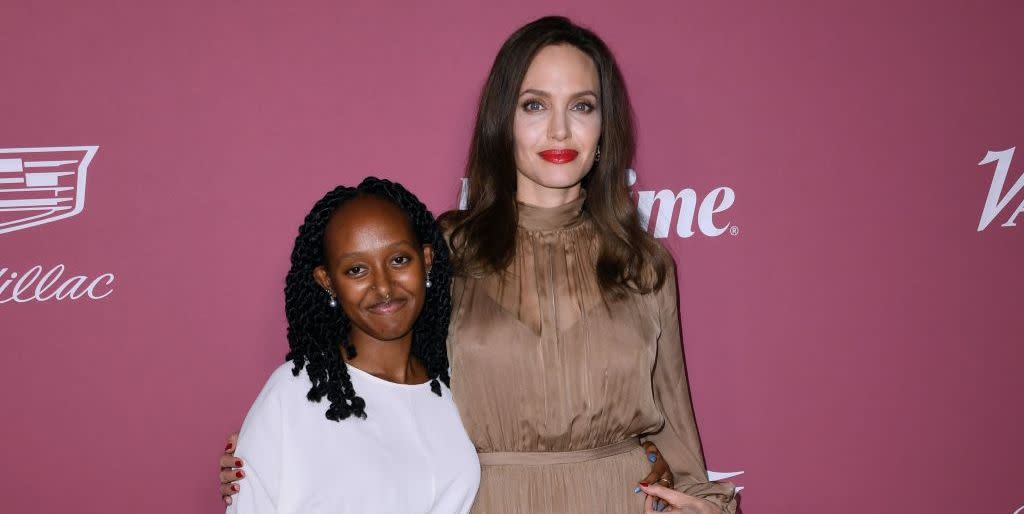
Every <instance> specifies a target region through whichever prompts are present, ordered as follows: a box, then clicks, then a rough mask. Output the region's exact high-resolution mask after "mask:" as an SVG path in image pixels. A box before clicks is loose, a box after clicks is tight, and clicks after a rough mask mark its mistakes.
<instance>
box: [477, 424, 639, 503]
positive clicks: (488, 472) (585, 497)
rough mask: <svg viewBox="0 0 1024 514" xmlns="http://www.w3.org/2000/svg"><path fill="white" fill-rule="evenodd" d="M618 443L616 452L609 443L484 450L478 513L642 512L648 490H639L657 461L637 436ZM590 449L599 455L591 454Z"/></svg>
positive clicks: (481, 455)
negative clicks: (530, 450)
mask: <svg viewBox="0 0 1024 514" xmlns="http://www.w3.org/2000/svg"><path fill="white" fill-rule="evenodd" d="M613 446H616V445H613ZM618 446H619V448H618V449H615V450H612V451H609V449H610V448H611V447H608V448H609V449H600V448H599V449H596V450H583V451H580V452H564V453H563V452H550V453H547V452H545V453H529V454H518V455H517V454H514V453H503V454H491V455H489V454H486V453H481V454H480V461H481V462H480V464H481V475H480V490H479V491H478V492H477V495H476V501H475V502H474V504H473V510H472V513H473V514H546V513H552V514H554V513H558V514H577V513H578V514H595V513H610V514H620V513H621V514H641V513H642V512H643V510H644V494H643V493H634V492H633V489H634V488H636V485H637V482H639V481H640V480H642V479H643V478H644V477H646V476H647V474H648V473H650V471H651V463H650V462H648V461H647V454H646V453H645V452H644V449H643V447H641V446H639V444H638V443H637V441H636V440H630V441H628V444H626V443H619V445H618ZM602 450H603V451H602ZM588 452H594V453H596V454H597V455H596V457H595V458H587V453H588ZM601 453H604V454H605V455H600V454H601ZM608 453H611V454H610V455H608ZM517 457H521V458H517ZM581 457H583V458H581ZM545 461H546V462H545Z"/></svg>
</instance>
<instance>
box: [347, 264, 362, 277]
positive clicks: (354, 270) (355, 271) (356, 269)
mask: <svg viewBox="0 0 1024 514" xmlns="http://www.w3.org/2000/svg"><path fill="white" fill-rule="evenodd" d="M363 271H365V268H363V267H362V266H352V267H351V268H349V269H347V270H345V274H346V275H348V276H350V277H357V276H359V275H361V274H362V273H363Z"/></svg>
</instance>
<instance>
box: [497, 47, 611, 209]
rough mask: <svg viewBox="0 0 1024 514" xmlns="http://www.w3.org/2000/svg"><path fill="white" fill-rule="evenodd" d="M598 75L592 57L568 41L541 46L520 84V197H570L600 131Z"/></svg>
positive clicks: (541, 200)
mask: <svg viewBox="0 0 1024 514" xmlns="http://www.w3.org/2000/svg"><path fill="white" fill-rule="evenodd" d="M600 87H601V84H600V79H599V78H598V76H597V67H596V66H595V65H594V61H593V60H591V59H590V57H588V56H587V54H585V53H583V52H581V51H580V50H579V49H577V48H576V47H574V46H571V45H552V46H547V47H545V48H542V49H541V50H540V52H538V53H537V55H536V56H535V57H534V58H533V62H531V63H530V67H529V68H528V69H527V71H526V76H525V77H524V78H523V85H522V87H521V88H520V90H519V103H518V106H517V108H516V114H515V124H514V127H513V136H514V139H515V147H516V170H517V176H516V186H517V197H518V199H519V200H520V201H523V202H526V203H529V204H534V205H549V204H551V203H556V204H557V203H559V202H560V201H562V202H564V201H567V200H572V199H575V198H576V196H578V195H579V188H580V181H582V180H583V177H584V176H586V174H587V172H588V171H590V168H591V166H592V165H593V163H594V154H595V153H596V151H597V142H598V139H600V137H601V106H600V104H598V101H599V99H600V95H601V91H600Z"/></svg>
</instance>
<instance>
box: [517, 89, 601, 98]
mask: <svg viewBox="0 0 1024 514" xmlns="http://www.w3.org/2000/svg"><path fill="white" fill-rule="evenodd" d="M524 95H536V96H542V97H544V98H551V93H548V92H547V91H541V90H540V89H526V90H523V91H522V92H521V93H519V96H520V97H523V96H524ZM587 95H591V96H593V97H594V98H597V97H598V96H597V93H595V92H593V91H591V90H589V89H588V90H586V91H580V92H578V93H576V94H574V95H572V98H579V97H581V96H587Z"/></svg>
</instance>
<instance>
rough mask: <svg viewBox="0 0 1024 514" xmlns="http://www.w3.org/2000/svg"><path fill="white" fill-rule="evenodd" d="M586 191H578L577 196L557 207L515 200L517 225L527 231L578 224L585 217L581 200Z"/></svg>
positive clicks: (566, 227)
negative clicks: (540, 205) (578, 194)
mask: <svg viewBox="0 0 1024 514" xmlns="http://www.w3.org/2000/svg"><path fill="white" fill-rule="evenodd" d="M586 199H587V192H586V190H583V191H581V192H580V196H579V198H577V199H575V200H573V201H571V202H569V203H566V204H562V205H559V206H557V207H539V206H536V205H530V204H528V203H523V202H516V207H517V208H518V211H519V227H520V228H522V229H524V230H526V231H529V232H547V231H552V230H564V229H569V228H573V227H576V226H578V225H579V224H581V223H582V222H583V221H584V220H585V219H586V217H587V214H586V213H585V212H584V211H583V202H585V201H586Z"/></svg>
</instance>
